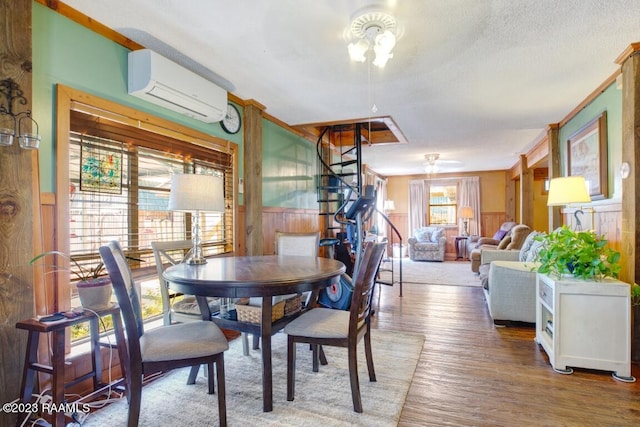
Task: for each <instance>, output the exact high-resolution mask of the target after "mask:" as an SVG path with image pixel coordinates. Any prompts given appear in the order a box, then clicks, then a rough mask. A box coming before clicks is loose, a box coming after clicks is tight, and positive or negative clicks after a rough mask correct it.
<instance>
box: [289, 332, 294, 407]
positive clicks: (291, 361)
mask: <svg viewBox="0 0 640 427" xmlns="http://www.w3.org/2000/svg"><path fill="white" fill-rule="evenodd" d="M295 385H296V343H295V342H294V340H293V337H292V336H291V335H289V336H288V337H287V400H288V401H292V400H293V396H294V394H295Z"/></svg>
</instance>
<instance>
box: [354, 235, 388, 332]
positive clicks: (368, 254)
mask: <svg viewBox="0 0 640 427" xmlns="http://www.w3.org/2000/svg"><path fill="white" fill-rule="evenodd" d="M386 246H387V244H386V242H365V243H364V252H363V254H362V260H361V262H360V268H359V269H358V273H357V275H356V277H355V279H354V280H352V285H353V288H354V289H353V295H352V297H351V307H350V309H349V310H350V317H349V335H350V336H353V335H356V333H357V332H358V330H359V329H362V326H364V325H365V324H366V323H368V322H369V317H370V316H371V303H372V300H373V290H374V287H375V284H376V276H377V272H378V267H379V266H380V262H381V261H382V256H383V255H384V250H385V248H386Z"/></svg>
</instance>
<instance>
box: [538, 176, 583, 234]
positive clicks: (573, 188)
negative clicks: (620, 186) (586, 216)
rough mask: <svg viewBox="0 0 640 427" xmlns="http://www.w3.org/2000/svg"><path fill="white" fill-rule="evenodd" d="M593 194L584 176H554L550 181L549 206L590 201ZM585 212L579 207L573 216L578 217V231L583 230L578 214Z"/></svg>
mask: <svg viewBox="0 0 640 427" xmlns="http://www.w3.org/2000/svg"><path fill="white" fill-rule="evenodd" d="M589 202H591V196H589V191H588V190H587V183H586V181H585V180H584V177H583V176H565V177H561V178H553V179H552V180H551V181H550V182H549V196H548V198H547V206H562V205H568V204H569V203H589ZM579 213H580V214H581V213H583V212H582V210H581V209H578V210H577V211H576V212H575V213H574V214H573V216H574V217H575V219H576V231H580V230H582V223H581V222H580V219H579V218H578V214H579Z"/></svg>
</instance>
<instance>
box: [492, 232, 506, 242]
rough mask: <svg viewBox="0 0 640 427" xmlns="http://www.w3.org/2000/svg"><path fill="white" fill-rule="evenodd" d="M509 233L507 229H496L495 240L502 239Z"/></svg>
mask: <svg viewBox="0 0 640 427" xmlns="http://www.w3.org/2000/svg"><path fill="white" fill-rule="evenodd" d="M507 233H508V231H505V230H498V231H496V234H494V235H493V240H497V241H500V240H502V239H503V238H504V236H506V235H507Z"/></svg>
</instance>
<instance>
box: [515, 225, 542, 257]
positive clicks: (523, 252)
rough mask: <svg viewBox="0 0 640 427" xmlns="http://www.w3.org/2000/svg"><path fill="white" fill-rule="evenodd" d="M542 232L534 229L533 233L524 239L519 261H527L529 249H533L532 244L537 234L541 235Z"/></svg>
mask: <svg viewBox="0 0 640 427" xmlns="http://www.w3.org/2000/svg"><path fill="white" fill-rule="evenodd" d="M540 234H542V233H540V232H539V231H532V232H531V233H529V235H528V236H527V238H526V239H524V243H523V244H522V247H521V248H520V257H519V258H518V261H520V262H525V261H526V260H527V257H528V256H529V251H530V250H531V246H532V245H533V243H534V242H535V240H534V238H535V237H536V236H539V235H540Z"/></svg>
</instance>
